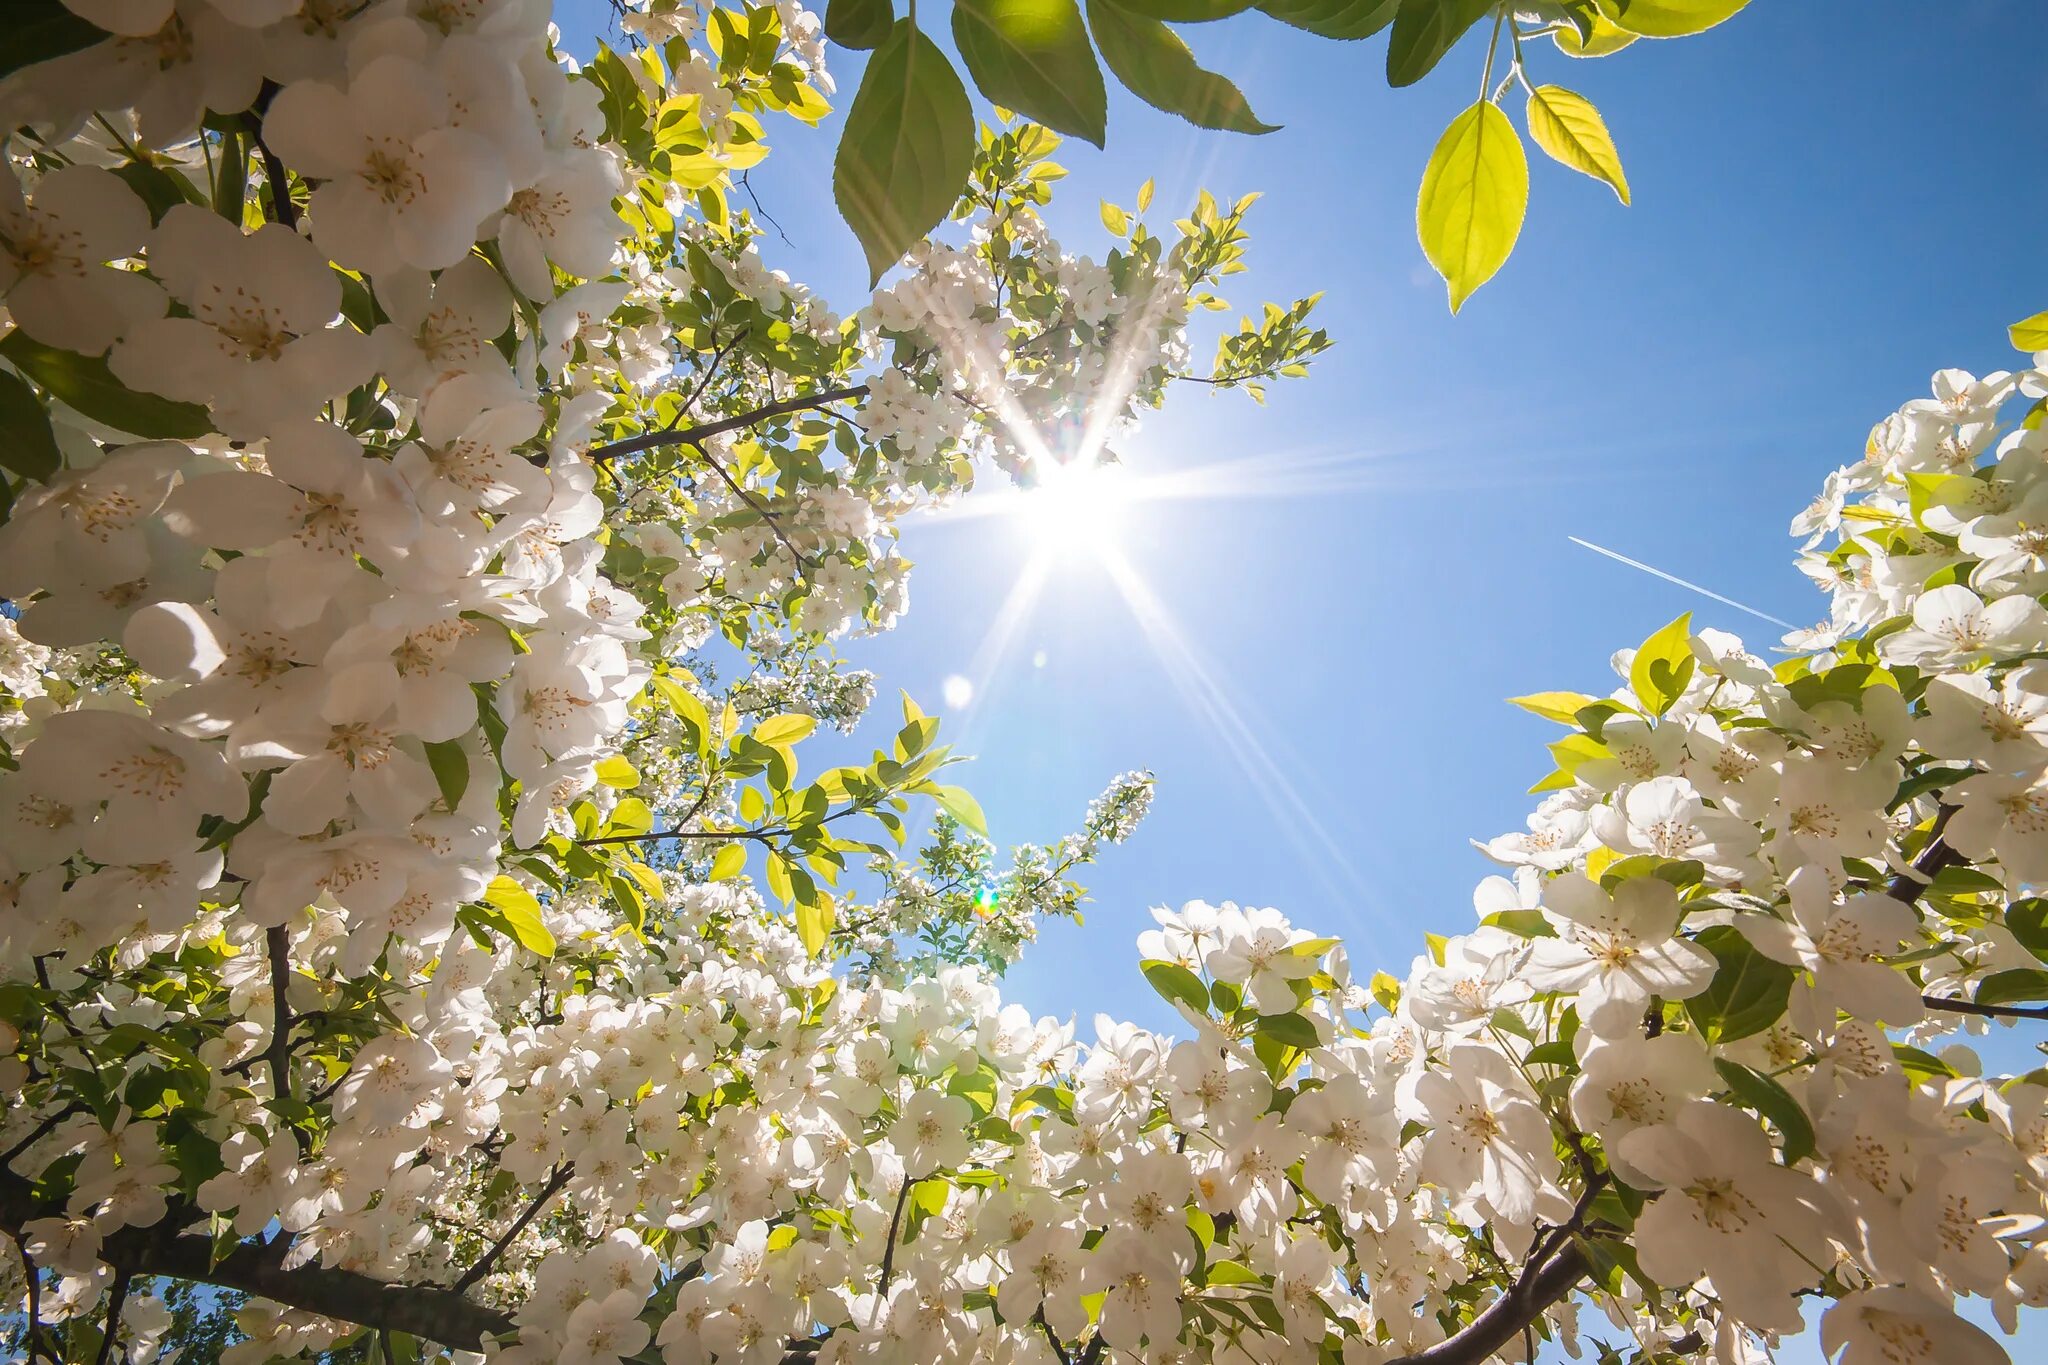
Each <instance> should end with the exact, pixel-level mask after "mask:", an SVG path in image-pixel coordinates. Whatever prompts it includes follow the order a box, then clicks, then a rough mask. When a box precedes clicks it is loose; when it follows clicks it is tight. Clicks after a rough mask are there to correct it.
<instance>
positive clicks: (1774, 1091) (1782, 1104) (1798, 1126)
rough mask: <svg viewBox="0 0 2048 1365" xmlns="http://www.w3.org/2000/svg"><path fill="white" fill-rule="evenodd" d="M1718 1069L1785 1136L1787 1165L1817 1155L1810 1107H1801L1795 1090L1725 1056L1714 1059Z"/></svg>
mask: <svg viewBox="0 0 2048 1365" xmlns="http://www.w3.org/2000/svg"><path fill="white" fill-rule="evenodd" d="M1714 1069H1715V1070H1716V1071H1718V1072H1720V1073H1721V1079H1722V1080H1724V1081H1726V1082H1727V1083H1728V1088H1729V1089H1730V1090H1732V1091H1734V1092H1735V1095H1736V1098H1738V1099H1740V1100H1741V1101H1742V1102H1743V1103H1744V1104H1746V1105H1748V1106H1749V1107H1750V1108H1752V1109H1754V1110H1756V1111H1757V1113H1759V1114H1761V1115H1763V1116H1764V1117H1765V1118H1767V1119H1769V1120H1770V1121H1771V1125H1772V1126H1773V1127H1775V1128H1776V1129H1777V1130H1778V1133H1779V1135H1780V1136H1781V1137H1783V1138H1784V1139H1785V1147H1784V1155H1785V1164H1786V1165H1787V1166H1791V1165H1795V1164H1797V1162H1798V1161H1799V1159H1800V1158H1801V1157H1807V1156H1811V1155H1813V1124H1812V1122H1811V1121H1810V1120H1809V1119H1808V1118H1807V1117H1806V1111H1805V1110H1804V1109H1802V1108H1800V1107H1799V1101H1798V1100H1795V1099H1793V1098H1792V1095H1791V1092H1789V1091H1788V1090H1786V1089H1785V1087H1784V1086H1782V1085H1779V1084H1778V1083H1777V1082H1776V1081H1774V1080H1772V1079H1771V1078H1770V1077H1769V1076H1766V1075H1763V1074H1762V1073H1760V1072H1756V1071H1751V1070H1750V1069H1749V1068H1748V1067H1746V1066H1741V1065H1738V1064H1737V1063H1735V1062H1731V1061H1729V1060H1728V1059H1727V1058H1725V1057H1717V1058H1715V1059H1714Z"/></svg>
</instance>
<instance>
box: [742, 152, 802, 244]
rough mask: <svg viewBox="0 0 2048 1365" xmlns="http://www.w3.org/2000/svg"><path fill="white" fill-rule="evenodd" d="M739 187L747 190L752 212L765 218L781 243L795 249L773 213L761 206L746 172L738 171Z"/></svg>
mask: <svg viewBox="0 0 2048 1365" xmlns="http://www.w3.org/2000/svg"><path fill="white" fill-rule="evenodd" d="M740 188H741V189H743V190H745V191H746V192H747V198H748V199H749V200H751V201H752V203H753V205H754V212H755V213H758V214H760V215H761V216H762V217H763V218H766V219H767V220H768V226H770V227H772V228H774V229H775V235H776V236H777V237H780V238H781V239H782V244H783V245H784V246H786V247H788V248H789V249H790V250H792V251H794V250H796V243H795V242H792V241H790V240H789V234H788V233H786V232H784V231H783V230H782V224H780V223H778V222H776V221H775V215H774V214H772V213H770V212H769V211H768V210H767V209H764V208H762V207H761V196H760V195H758V194H756V193H754V184H753V182H752V181H751V180H748V179H747V172H745V171H741V172H740Z"/></svg>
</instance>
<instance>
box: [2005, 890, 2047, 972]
mask: <svg viewBox="0 0 2048 1365" xmlns="http://www.w3.org/2000/svg"><path fill="white" fill-rule="evenodd" d="M2005 927H2006V928H2008V929H2010V930H2012V935H2013V937H2014V938H2016V939H2018V940H2019V941H2020V946H2021V947H2022V948H2025V949H2026V950H2027V951H2028V952H2030V953H2032V954H2033V955H2034V956H2035V957H2037V958H2039V959H2041V961H2043V962H2048V900H2044V899H2042V898H2041V897H2038V896H2030V897H2028V898H2027V899H2026V900H2023V901H2014V902H2013V903H2012V904H2011V905H2008V906H2007V907H2006V908H2005Z"/></svg>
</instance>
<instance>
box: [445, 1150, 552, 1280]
mask: <svg viewBox="0 0 2048 1365" xmlns="http://www.w3.org/2000/svg"><path fill="white" fill-rule="evenodd" d="M575 1173H576V1163H575V1162H573V1161H565V1162H563V1163H562V1164H561V1165H559V1166H557V1167H555V1170H554V1173H553V1174H552V1175H550V1176H549V1177H548V1183H547V1184H546V1185H545V1186H543V1187H542V1189H541V1192H540V1193H539V1194H538V1195H536V1196H534V1200H533V1202H532V1203H531V1204H528V1205H527V1206H526V1209H525V1211H524V1212H522V1213H521V1214H520V1215H519V1216H518V1217H517V1218H515V1219H513V1220H512V1226H511V1227H509V1228H506V1229H505V1235H504V1236H502V1237H500V1238H499V1239H498V1240H497V1241H495V1242H493V1243H491V1248H490V1250H489V1251H486V1252H485V1253H484V1254H483V1255H481V1256H479V1257H477V1261H476V1264H475V1265H473V1266H471V1267H470V1268H469V1269H467V1270H465V1271H463V1272H462V1278H461V1279H459V1280H457V1281H456V1282H455V1283H454V1284H453V1285H451V1286H450V1288H452V1289H453V1290H454V1291H455V1292H456V1293H457V1294H460V1293H461V1292H462V1291H463V1290H465V1289H467V1288H469V1287H470V1286H471V1285H473V1284H475V1283H476V1282H477V1281H478V1280H481V1279H482V1278H483V1277H484V1276H486V1275H488V1274H490V1273H491V1265H492V1263H493V1262H495V1261H496V1260H497V1259H498V1258H499V1257H500V1256H502V1255H504V1254H505V1248H507V1247H509V1246H511V1245H512V1242H513V1239H514V1238H516V1237H518V1236H519V1234H520V1233H522V1232H524V1231H526V1225H527V1224H528V1223H531V1222H532V1221H533V1220H534V1219H535V1218H536V1217H537V1216H539V1214H540V1211H541V1206H542V1205H544V1204H546V1203H547V1202H548V1200H550V1199H553V1198H554V1197H555V1195H556V1193H557V1192H558V1191H559V1190H560V1189H561V1188H562V1186H564V1185H566V1184H568V1183H569V1177H570V1176H572V1175H574V1174H575Z"/></svg>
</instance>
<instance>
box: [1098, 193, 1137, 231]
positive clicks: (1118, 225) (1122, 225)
mask: <svg viewBox="0 0 2048 1365" xmlns="http://www.w3.org/2000/svg"><path fill="white" fill-rule="evenodd" d="M1102 225H1103V226H1104V227H1106V228H1108V229H1109V230H1110V233H1111V235H1113V236H1117V237H1123V236H1127V235H1129V233H1130V230H1131V216H1130V215H1129V214H1128V213H1125V212H1124V211H1123V210H1122V209H1120V208H1118V207H1117V206H1116V205H1115V204H1112V203H1110V202H1109V201H1108V200H1107V199H1105V200H1103V201H1102Z"/></svg>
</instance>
